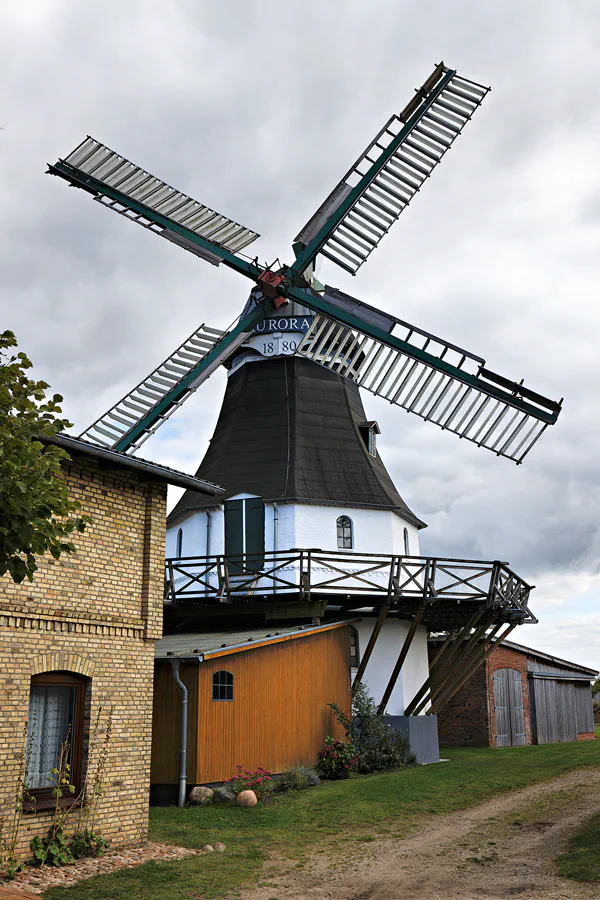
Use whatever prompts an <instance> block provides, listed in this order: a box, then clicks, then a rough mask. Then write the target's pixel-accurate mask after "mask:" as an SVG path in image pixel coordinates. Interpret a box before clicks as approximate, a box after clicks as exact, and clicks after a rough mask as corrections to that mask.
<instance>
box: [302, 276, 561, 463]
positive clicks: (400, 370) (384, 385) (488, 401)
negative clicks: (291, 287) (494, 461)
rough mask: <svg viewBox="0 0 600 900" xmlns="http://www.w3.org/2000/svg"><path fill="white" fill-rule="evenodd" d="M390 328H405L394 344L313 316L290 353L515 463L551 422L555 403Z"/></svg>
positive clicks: (367, 329) (481, 363)
mask: <svg viewBox="0 0 600 900" xmlns="http://www.w3.org/2000/svg"><path fill="white" fill-rule="evenodd" d="M327 296H328V295H327V292H326V293H325V300H327ZM348 299H350V298H347V297H346V303H347V301H348ZM308 302H310V301H307V305H308ZM317 302H318V301H317ZM314 304H315V300H314V299H313V305H314ZM390 318H393V317H390ZM351 321H352V324H349V323H350V322H351ZM396 323H399V324H401V325H402V326H403V327H404V328H405V329H406V334H405V336H404V337H403V338H402V339H401V338H399V337H397V336H396V335H392V334H389V335H388V334H385V333H384V332H381V333H380V336H376V335H377V331H378V329H376V328H374V327H373V326H370V325H369V324H368V322H366V321H364V320H363V321H362V322H361V320H360V318H359V317H358V316H354V317H352V316H351V315H350V316H348V315H346V316H343V317H342V319H341V320H340V319H339V318H338V317H337V315H336V317H335V318H333V317H331V316H329V315H325V314H323V313H322V312H319V313H318V314H317V315H316V316H315V317H314V319H313V322H312V325H311V327H310V329H309V330H308V331H307V333H306V335H305V336H304V338H303V339H302V341H301V343H300V345H299V346H298V349H297V351H296V355H298V356H303V357H304V358H305V359H310V360H312V362H315V363H318V364H319V365H321V366H324V367H325V368H327V369H329V370H330V371H332V372H335V373H337V374H339V375H342V376H344V377H345V378H348V379H350V380H351V381H353V382H355V384H357V385H359V386H360V387H362V388H364V389H365V390H367V391H370V392H371V393H372V394H375V395H376V396H378V397H383V398H384V399H385V400H389V402H390V403H393V404H395V405H396V406H401V407H402V408H403V409H405V410H407V411H408V412H412V413H415V414H416V415H418V416H420V417H421V418H423V419H425V420H426V421H429V422H433V423H434V424H436V425H439V426H440V427H441V428H443V429H447V430H449V431H452V432H454V433H455V434H457V435H459V437H461V438H466V439H467V440H469V441H472V442H473V443H475V444H477V445H478V446H480V447H485V448H486V449H488V450H492V451H493V452H494V453H496V454H497V455H498V456H505V457H507V458H508V459H512V460H513V461H514V462H516V463H521V462H522V461H523V459H524V457H525V456H526V454H527V453H528V452H529V450H531V448H532V447H533V445H534V444H535V443H536V441H537V440H538V439H539V437H540V436H541V435H542V433H543V432H544V431H545V429H546V428H547V427H548V425H551V424H553V423H554V422H555V421H556V419H557V417H558V414H559V412H560V404H559V403H555V402H554V401H552V400H548V399H547V398H545V397H542V396H540V395H538V394H536V393H534V392H533V391H530V390H529V389H527V388H525V387H523V385H522V384H516V383H514V382H509V381H508V380H507V379H504V378H502V377H501V376H498V375H495V374H494V373H492V372H489V371H488V370H487V369H486V368H485V360H483V359H481V358H480V357H477V356H474V355H473V354H471V353H469V352H468V351H466V350H461V349H460V348H458V347H456V346H455V345H453V344H449V343H448V342H446V341H444V340H443V339H442V338H436V337H434V336H433V335H431V334H428V333H427V332H424V331H422V330H420V329H418V328H413V327H412V326H410V325H408V324H407V323H405V322H400V320H395V324H396ZM507 388H508V389H507Z"/></svg>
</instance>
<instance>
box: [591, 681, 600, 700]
mask: <svg viewBox="0 0 600 900" xmlns="http://www.w3.org/2000/svg"><path fill="white" fill-rule="evenodd" d="M599 693H600V677H598V678H596V680H595V681H594V683H593V684H592V696H594V697H595V696H596V694H599Z"/></svg>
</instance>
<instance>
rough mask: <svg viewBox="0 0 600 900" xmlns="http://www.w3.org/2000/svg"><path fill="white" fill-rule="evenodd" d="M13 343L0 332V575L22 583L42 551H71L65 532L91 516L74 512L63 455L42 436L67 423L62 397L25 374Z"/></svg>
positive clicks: (55, 554) (23, 359)
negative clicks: (65, 475)
mask: <svg viewBox="0 0 600 900" xmlns="http://www.w3.org/2000/svg"><path fill="white" fill-rule="evenodd" d="M16 346H17V341H16V338H15V336H14V334H13V333H12V332H11V331H5V332H3V333H0V575H4V574H5V573H6V572H8V573H9V574H10V575H11V576H12V578H13V580H14V581H16V582H21V581H23V580H24V579H25V578H28V579H29V581H32V580H33V573H34V572H35V571H36V569H37V563H36V559H37V558H38V557H40V556H43V554H45V553H50V554H51V555H52V556H53V557H54V559H58V558H59V557H60V555H61V553H72V552H73V551H74V550H75V547H74V545H73V544H72V543H71V542H70V541H69V536H70V535H71V534H73V532H82V531H84V529H85V526H86V523H87V522H89V521H90V519H89V517H88V516H82V515H74V514H75V513H77V511H78V510H79V503H77V502H76V501H74V500H71V499H70V498H69V492H68V488H67V485H66V483H65V481H64V479H63V477H62V474H61V463H62V462H63V461H64V460H65V459H69V455H68V453H66V452H65V451H64V450H63V449H62V448H60V447H57V446H56V445H54V444H48V443H47V442H45V441H44V440H43V438H44V437H49V438H52V436H54V435H56V434H58V433H59V432H61V431H64V429H65V428H69V427H70V423H69V422H67V421H66V420H65V419H61V418H59V417H58V415H59V414H60V412H61V408H60V406H59V403H60V402H61V401H62V397H61V396H60V395H59V394H54V395H53V397H52V399H50V398H48V397H46V390H47V389H48V387H49V385H47V384H46V382H44V381H32V380H31V379H30V378H28V376H27V374H26V372H27V369H30V368H31V365H32V364H31V362H30V361H29V359H28V358H27V356H26V355H25V353H16V352H14V351H13V350H12V349H11V348H15V347H16Z"/></svg>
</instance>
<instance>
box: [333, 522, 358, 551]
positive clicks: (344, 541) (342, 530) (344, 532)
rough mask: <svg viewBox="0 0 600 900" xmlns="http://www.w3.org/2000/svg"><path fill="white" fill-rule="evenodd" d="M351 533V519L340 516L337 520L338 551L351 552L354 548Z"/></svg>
mask: <svg viewBox="0 0 600 900" xmlns="http://www.w3.org/2000/svg"><path fill="white" fill-rule="evenodd" d="M352 531H353V529H352V519H351V518H350V517H349V516H340V517H339V518H338V520H337V545H338V549H339V550H352V548H353V546H354V535H353V533H352Z"/></svg>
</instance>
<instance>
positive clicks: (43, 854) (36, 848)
mask: <svg viewBox="0 0 600 900" xmlns="http://www.w3.org/2000/svg"><path fill="white" fill-rule="evenodd" d="M69 843H70V842H69V839H68V838H66V837H65V835H64V833H63V830H62V827H60V826H58V827H56V828H51V829H50V834H49V835H47V837H40V836H39V835H38V836H37V837H34V838H32V840H31V842H30V844H29V846H30V847H31V852H32V853H33V858H34V860H35V862H37V863H39V864H40V866H43V865H45V864H46V863H48V865H51V866H57V867H59V866H72V865H73V864H74V862H75V857H74V856H73V854H72V852H71V848H70V846H69Z"/></svg>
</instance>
